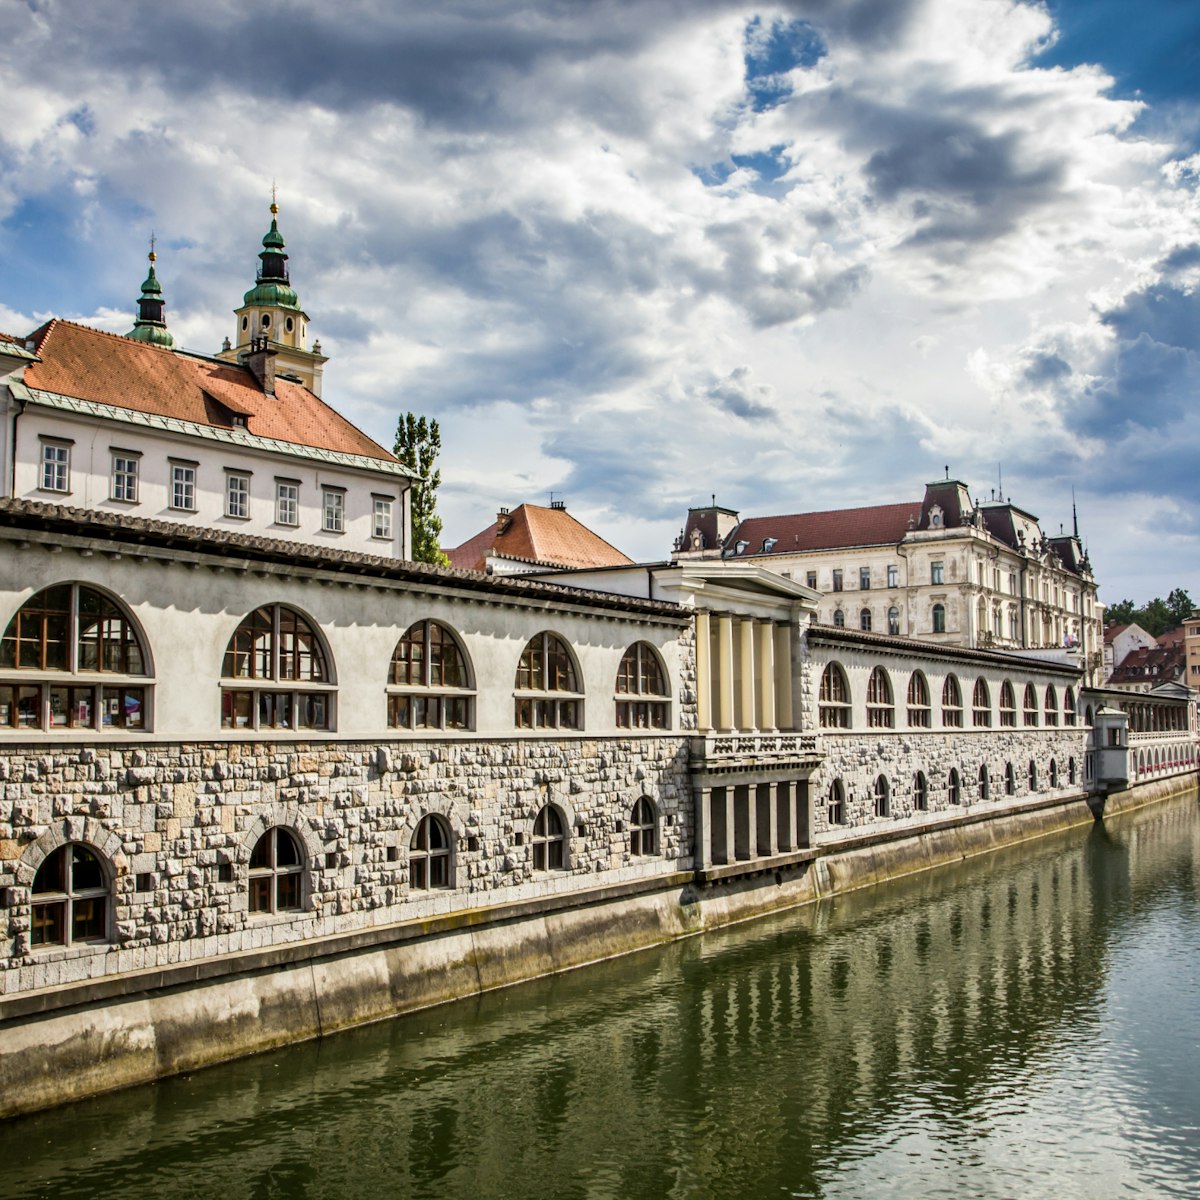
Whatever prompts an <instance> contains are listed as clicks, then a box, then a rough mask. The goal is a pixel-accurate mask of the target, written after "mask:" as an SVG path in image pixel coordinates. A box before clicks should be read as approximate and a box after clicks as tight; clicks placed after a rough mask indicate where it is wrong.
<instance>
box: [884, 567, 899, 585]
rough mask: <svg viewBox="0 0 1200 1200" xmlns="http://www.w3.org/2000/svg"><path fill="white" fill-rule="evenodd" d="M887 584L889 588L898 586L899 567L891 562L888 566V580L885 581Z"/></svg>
mask: <svg viewBox="0 0 1200 1200" xmlns="http://www.w3.org/2000/svg"><path fill="white" fill-rule="evenodd" d="M887 585H888V587H890V588H894V587H899V586H900V568H899V567H897V566H896V564H895V563H892V564H891V565H890V566H889V567H888V582H887Z"/></svg>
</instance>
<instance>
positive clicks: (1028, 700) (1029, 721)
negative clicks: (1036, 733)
mask: <svg viewBox="0 0 1200 1200" xmlns="http://www.w3.org/2000/svg"><path fill="white" fill-rule="evenodd" d="M1037 723H1038V702H1037V689H1036V688H1035V687H1034V686H1033V684H1032V683H1027V684H1026V685H1025V724H1026V725H1036V724H1037Z"/></svg>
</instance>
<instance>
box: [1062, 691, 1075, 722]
mask: <svg viewBox="0 0 1200 1200" xmlns="http://www.w3.org/2000/svg"><path fill="white" fill-rule="evenodd" d="M1063 724H1064V725H1074V724H1075V689H1074V688H1070V687H1069V688H1067V690H1066V691H1065V692H1063Z"/></svg>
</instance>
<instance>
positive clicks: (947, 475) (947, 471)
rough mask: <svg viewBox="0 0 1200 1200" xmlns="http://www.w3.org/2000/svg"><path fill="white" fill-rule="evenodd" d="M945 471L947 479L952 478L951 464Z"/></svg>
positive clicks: (947, 465)
mask: <svg viewBox="0 0 1200 1200" xmlns="http://www.w3.org/2000/svg"><path fill="white" fill-rule="evenodd" d="M945 471H946V478H947V479H949V478H950V464H949V463H947V464H946V467H945Z"/></svg>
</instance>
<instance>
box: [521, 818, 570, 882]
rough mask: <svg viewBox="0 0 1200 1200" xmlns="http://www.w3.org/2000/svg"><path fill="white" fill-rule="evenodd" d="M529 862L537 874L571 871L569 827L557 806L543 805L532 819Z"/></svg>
mask: <svg viewBox="0 0 1200 1200" xmlns="http://www.w3.org/2000/svg"><path fill="white" fill-rule="evenodd" d="M552 825H553V826H555V828H552V827H551V826H552ZM530 860H531V862H532V863H533V869H534V871H535V872H537V873H538V874H547V875H548V874H552V873H554V874H557V873H559V872H564V871H569V870H570V869H571V848H570V833H569V826H568V824H567V819H566V815H565V814H564V813H563V811H562V809H560V808H559V807H558V805H557V804H543V805H542V807H541V808H540V809H538V813H537V816H536V817H534V819H533V832H532V834H531V836H530Z"/></svg>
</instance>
